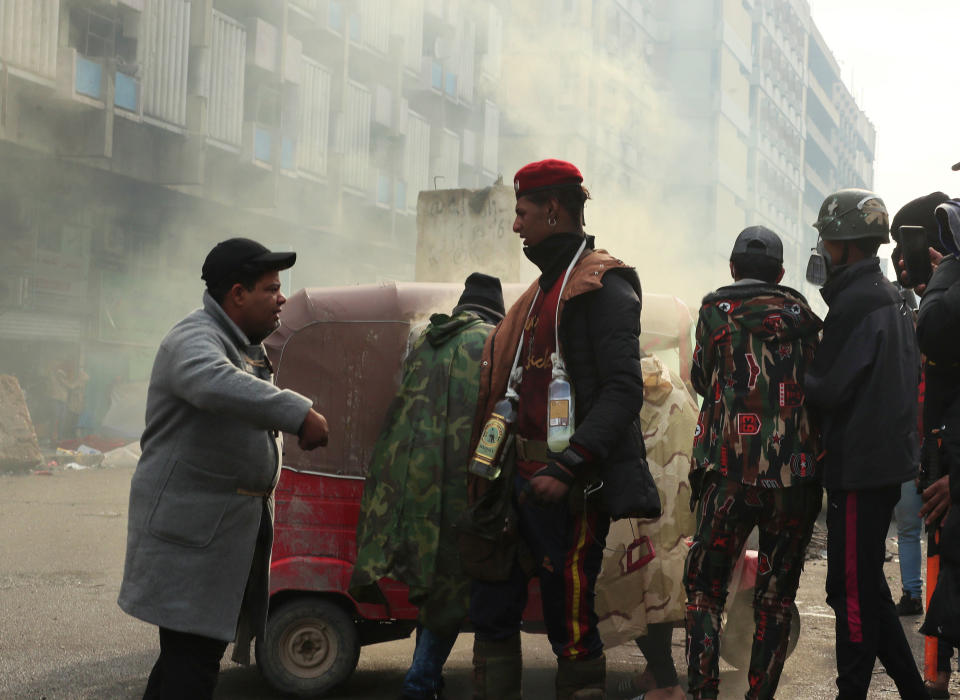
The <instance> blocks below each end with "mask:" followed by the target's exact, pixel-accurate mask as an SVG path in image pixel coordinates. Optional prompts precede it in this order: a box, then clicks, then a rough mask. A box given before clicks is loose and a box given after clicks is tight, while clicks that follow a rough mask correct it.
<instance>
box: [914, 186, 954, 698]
mask: <svg viewBox="0 0 960 700" xmlns="http://www.w3.org/2000/svg"><path fill="white" fill-rule="evenodd" d="M936 214H937V219H938V223H939V225H940V240H941V241H942V242H943V246H944V248H945V249H946V250H947V251H948V252H949V253H950V254H949V255H947V256H946V257H944V258H943V259H942V260H941V261H940V263H939V265H938V266H937V269H936V270H935V271H934V273H933V277H931V278H930V282H929V284H928V285H927V288H926V291H925V293H924V295H923V301H922V302H921V303H920V315H919V318H918V319H917V336H918V339H919V342H920V349H921V350H922V351H923V354H924V355H925V356H926V366H925V370H926V377H927V393H926V401H925V403H924V412H923V418H924V428H925V431H926V435H927V437H926V440H929V441H930V444H928V445H925V452H928V450H929V452H928V454H929V453H930V452H935V453H936V456H937V457H938V458H939V460H940V473H948V474H949V485H950V502H951V505H952V506H953V507H951V508H950V510H949V511H948V512H947V517H946V520H945V522H944V524H943V529H942V531H941V536H940V579H939V580H938V581H937V587H936V590H935V591H934V592H933V597H932V598H931V599H930V607H929V610H928V614H927V619H926V620H925V621H924V626H923V628H922V631H923V632H924V633H926V634H932V635H934V636H938V637H946V638H947V640H948V641H949V643H951V644H956V643H957V642H958V641H960V627H958V625H957V623H956V619H957V618H956V612H955V610H951V609H950V608H955V604H954V603H953V602H952V601H953V600H955V598H952V597H950V596H948V595H946V594H947V593H949V592H950V590H951V589H952V590H953V592H954V593H955V591H956V583H957V581H960V259H958V257H957V256H958V255H960V201H957V200H950V201H948V202H945V203H943V204H941V205H940V206H938V207H937V210H936ZM951 582H952V583H953V585H951ZM941 584H943V585H941ZM940 645H941V647H940V649H941V650H943V653H941V654H940V655H939V657H938V659H937V661H938V671H940V672H941V673H940V675H939V676H938V681H943V680H945V678H944V676H945V677H946V678H949V671H947V672H946V673H944V672H943V667H944V664H943V659H944V657H946V659H947V664H946V667H947V669H949V655H950V653H951V651H952V650H951V649H950V648H949V647H947V645H946V644H944V640H943V639H941V640H940ZM945 686H946V683H941V684H938V687H935V689H936V690H938V691H939V690H946V687H945ZM944 697H945V696H944Z"/></svg>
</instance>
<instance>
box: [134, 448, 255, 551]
mask: <svg viewBox="0 0 960 700" xmlns="http://www.w3.org/2000/svg"><path fill="white" fill-rule="evenodd" d="M235 492H236V479H234V477H232V476H225V475H221V474H213V473H211V472H208V471H205V470H203V469H199V468H197V467H195V466H193V465H192V464H189V463H188V462H184V461H182V460H177V461H176V462H174V464H173V468H172V469H171V470H170V475H169V476H168V477H167V480H166V482H165V483H164V485H163V488H162V489H161V491H160V495H159V497H158V498H157V501H156V503H155V504H154V506H153V512H151V513H150V520H149V521H148V522H147V529H148V530H149V532H150V534H151V535H153V536H154V537H157V538H159V539H161V540H166V541H167V542H173V543H174V544H179V545H183V546H185V547H206V546H207V545H209V544H210V542H211V541H212V540H213V537H214V535H216V533H217V528H218V527H219V526H220V521H221V520H223V515H224V513H226V511H227V507H228V506H229V505H230V501H231V500H232V499H233V498H234V495H235Z"/></svg>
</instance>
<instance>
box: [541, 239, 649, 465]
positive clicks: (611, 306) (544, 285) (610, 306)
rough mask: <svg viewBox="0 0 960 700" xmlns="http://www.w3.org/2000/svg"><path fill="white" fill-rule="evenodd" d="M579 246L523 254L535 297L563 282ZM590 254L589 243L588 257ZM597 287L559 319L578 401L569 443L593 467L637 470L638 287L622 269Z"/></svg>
mask: <svg viewBox="0 0 960 700" xmlns="http://www.w3.org/2000/svg"><path fill="white" fill-rule="evenodd" d="M582 241H583V238H581V237H580V236H579V235H576V234H569V235H563V234H561V235H559V236H553V237H551V238H549V239H547V240H546V241H544V242H543V243H541V244H540V245H538V246H536V249H528V250H527V251H525V252H526V253H527V257H528V258H530V260H531V262H533V263H534V264H535V265H537V266H538V267H540V269H541V273H542V274H541V277H540V287H541V289H544V290H548V289H550V288H551V287H552V286H553V284H554V282H556V280H557V279H558V278H559V277H560V276H562V275H563V273H564V272H565V271H566V268H567V265H568V264H569V263H570V260H571V259H572V258H573V255H574V254H575V253H576V251H577V249H578V248H579V247H580V243H581V242H582ZM593 247H594V242H593V237H592V236H588V237H587V249H588V250H592V249H593ZM602 280H603V285H602V286H601V287H599V288H598V289H595V290H593V291H588V292H585V293H583V294H578V295H576V296H574V297H572V298H570V299H569V300H568V301H567V302H566V303H565V305H564V307H563V312H562V314H561V316H560V328H559V336H560V347H561V350H562V352H563V357H564V361H565V363H566V366H567V371H568V372H569V373H570V379H571V382H572V383H573V388H574V391H575V393H576V397H577V401H576V413H577V415H576V419H577V422H576V425H577V429H576V432H575V433H574V435H573V438H572V442H574V443H576V444H578V445H580V446H582V447H584V448H586V449H587V450H588V451H589V452H590V454H591V455H592V456H593V457H594V458H596V460H597V461H604V462H607V463H608V464H613V463H618V462H620V461H624V462H626V461H629V462H631V463H636V461H637V459H638V458H643V457H646V450H645V448H644V444H643V431H642V429H641V427H640V409H641V408H643V373H642V371H641V369H640V345H639V334H640V310H641V301H640V300H641V294H642V292H641V289H640V280H639V278H638V277H637V273H636V271H635V270H633V269H632V268H627V267H623V268H615V269H610V270H607V271H606V272H605V273H604V274H603V276H602Z"/></svg>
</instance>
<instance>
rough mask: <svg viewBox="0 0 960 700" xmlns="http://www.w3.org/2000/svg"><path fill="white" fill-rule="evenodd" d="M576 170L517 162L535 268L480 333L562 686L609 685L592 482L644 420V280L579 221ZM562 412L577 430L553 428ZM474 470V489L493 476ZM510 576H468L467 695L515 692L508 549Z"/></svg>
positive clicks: (519, 600) (514, 592) (581, 690)
mask: <svg viewBox="0 0 960 700" xmlns="http://www.w3.org/2000/svg"><path fill="white" fill-rule="evenodd" d="M582 182H583V176H582V175H581V174H580V171H579V170H578V169H577V168H576V167H575V166H574V165H572V164H571V163H567V162H564V161H560V160H544V161H540V162H537V163H531V164H529V165H526V166H524V167H523V168H521V169H520V170H519V171H518V172H517V174H516V177H515V179H514V189H515V190H516V195H517V205H516V220H515V221H514V224H513V230H514V231H515V232H516V233H517V234H518V235H519V236H520V238H521V240H522V241H523V250H524V254H525V255H526V256H527V258H529V260H530V261H531V262H533V263H534V264H535V265H536V266H537V267H538V268H540V273H541V274H540V277H539V278H538V279H537V280H536V281H535V282H534V283H533V284H532V285H531V286H530V288H529V289H528V290H527V291H526V292H525V293H524V294H523V295H522V296H521V297H520V299H518V300H517V302H516V303H515V304H514V305H513V307H512V308H511V309H510V310H509V311H508V312H507V315H506V316H505V318H504V320H503V321H502V322H501V324H500V325H499V326H497V328H496V329H495V330H494V332H493V333H491V335H490V336H489V337H488V339H487V343H486V347H485V349H484V359H483V362H482V364H481V381H480V396H479V402H478V416H477V417H478V418H479V420H478V421H477V422H476V424H477V425H484V424H485V423H486V421H487V418H488V417H489V416H490V415H491V413H492V411H493V407H494V405H495V404H496V403H497V402H498V401H500V400H501V399H503V398H504V396H507V397H515V399H514V409H515V413H516V420H515V438H514V444H515V451H516V466H515V469H514V468H513V467H512V465H511V466H508V467H507V468H505V469H504V474H503V476H501V477H500V478H501V479H513V489H512V492H508V493H512V497H513V506H514V508H515V513H516V517H517V520H518V530H519V536H520V538H521V540H522V545H525V548H526V549H527V550H529V553H530V554H532V557H531V558H530V561H532V564H533V566H532V567H527V568H528V569H529V568H532V569H533V573H536V574H537V576H538V577H539V579H540V591H541V597H542V599H543V618H544V622H545V624H546V627H547V634H548V637H549V639H550V644H551V646H552V648H553V651H554V653H555V654H556V655H557V680H556V690H557V698H558V699H561V698H562V699H564V700H566V699H568V698H569V699H570V700H586V699H587V698H603V697H605V678H606V661H605V659H604V655H603V643H602V642H601V640H600V636H599V634H598V633H597V616H596V613H595V612H594V584H595V582H596V579H597V575H598V573H599V571H600V562H601V557H602V553H603V544H604V539H605V537H606V534H607V530H608V528H609V524H610V519H609V515H607V514H606V513H604V512H602V507H601V506H600V503H599V501H600V500H601V499H600V498H598V497H597V496H587V495H585V492H586V493H589V492H590V489H589V488H586V487H587V485H588V484H590V483H595V482H596V474H597V472H598V469H599V467H600V465H605V466H609V465H614V464H617V463H620V462H622V463H628V462H629V463H633V464H635V463H636V462H637V460H639V459H642V458H643V457H645V455H646V453H645V450H644V446H643V434H642V431H641V429H640V424H639V415H640V408H641V406H642V405H643V375H642V372H641V368H640V349H639V334H640V297H641V292H640V281H639V279H638V278H637V274H636V272H635V271H634V269H633V268H632V267H629V266H628V265H626V264H625V263H623V262H622V261H620V260H617V259H616V258H614V257H613V256H611V255H609V254H608V253H606V252H605V251H602V250H595V249H594V239H593V236H587V235H586V234H585V233H584V231H583V224H584V218H583V208H584V204H585V202H586V200H587V199H588V198H589V196H590V194H589V192H588V191H587V190H586V189H585V188H584V187H583V185H582ZM558 380H559V381H560V382H562V381H564V380H566V381H568V382H569V385H570V386H571V387H572V393H573V397H574V400H573V401H572V402H570V403H572V404H573V406H570V404H566V403H564V402H563V400H559V401H558V400H557V399H556V395H554V394H551V395H550V396H549V399H550V400H548V389H549V388H550V386H551V383H552V382H557V381H558ZM511 389H512V391H510V390H511ZM566 406H569V407H570V411H569V414H568V413H567V412H566V411H565V410H564V409H565V407H566ZM568 420H569V427H570V428H571V429H572V430H571V431H569V432H568V436H567V437H563V436H559V437H558V435H557V434H556V433H557V432H558V429H559V428H563V427H564V426H566V425H567V424H568V423H567V421H568ZM548 425H549V426H550V428H549V433H548ZM480 432H481V431H479V430H476V433H477V434H476V435H475V436H474V444H476V443H477V441H478V439H479V434H480ZM484 432H485V431H484ZM559 432H562V431H559ZM548 442H549V448H548ZM471 478H472V479H473V482H472V484H471V492H472V494H473V495H474V496H476V495H477V494H479V493H482V492H483V491H484V487H485V486H487V485H489V484H490V483H491V482H485V480H484V479H483V478H482V477H479V476H472V477H471ZM528 573H529V572H528ZM505 578H506V579H507V580H501V581H495V582H491V581H489V580H485V581H480V580H475V581H474V584H473V590H472V598H471V610H470V617H471V620H472V622H473V624H474V628H475V630H476V635H475V641H474V684H475V688H474V700H485V699H488V698H489V699H490V700H493V699H496V700H511V699H518V698H519V697H520V676H521V667H522V661H521V652H520V620H521V615H522V613H523V609H524V607H525V605H526V602H527V575H526V574H525V573H524V568H523V567H521V566H520V564H519V563H516V564H515V565H514V566H513V569H512V571H511V572H510V573H509V574H508V575H506V576H505Z"/></svg>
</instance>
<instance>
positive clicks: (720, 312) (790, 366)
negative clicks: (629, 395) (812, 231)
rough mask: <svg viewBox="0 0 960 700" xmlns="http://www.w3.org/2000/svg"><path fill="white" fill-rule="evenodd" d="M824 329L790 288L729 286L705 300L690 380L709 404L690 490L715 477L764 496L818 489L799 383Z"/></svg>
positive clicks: (813, 438)
mask: <svg viewBox="0 0 960 700" xmlns="http://www.w3.org/2000/svg"><path fill="white" fill-rule="evenodd" d="M822 326H823V324H822V322H821V321H820V319H819V318H818V317H817V316H816V314H814V313H813V311H811V309H810V307H809V306H808V305H807V301H806V299H804V298H803V296H802V295H801V294H800V293H799V292H796V291H794V290H792V289H789V288H788V287H782V286H776V285H766V284H759V283H758V284H740V285H730V286H727V287H721V288H720V289H718V290H717V291H716V292H714V293H712V294H709V295H707V296H706V297H705V298H704V300H703V304H702V306H701V308H700V318H699V320H698V322H697V345H696V348H695V349H694V356H693V367H692V369H691V375H690V379H691V381H692V383H693V386H694V388H695V389H696V390H697V393H699V394H701V395H702V396H703V397H704V400H703V406H702V407H701V410H700V418H699V420H698V421H697V426H696V430H695V433H694V441H693V462H692V464H691V482H692V483H694V484H697V483H699V481H700V480H701V479H702V478H703V473H704V472H709V471H718V472H719V473H720V474H721V475H723V476H726V477H729V478H731V479H737V480H739V481H742V482H743V483H745V484H755V485H757V486H761V487H764V488H779V487H782V486H790V485H792V484H801V483H805V482H818V481H819V478H820V474H819V470H818V467H817V463H816V456H817V453H818V440H819V435H818V433H817V431H816V430H815V429H814V426H813V425H812V424H811V421H810V416H809V415H808V412H807V409H806V405H805V399H804V393H803V388H802V387H801V385H800V382H801V380H802V378H803V375H804V372H805V371H806V368H807V366H808V365H809V363H810V362H811V360H812V359H813V353H814V350H815V349H816V347H817V344H818V342H819V341H818V333H819V331H820V328H821V327H822Z"/></svg>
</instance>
